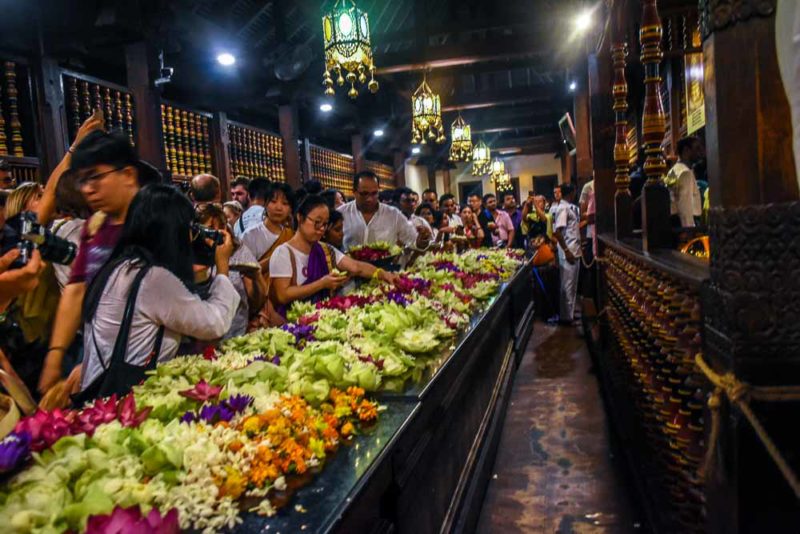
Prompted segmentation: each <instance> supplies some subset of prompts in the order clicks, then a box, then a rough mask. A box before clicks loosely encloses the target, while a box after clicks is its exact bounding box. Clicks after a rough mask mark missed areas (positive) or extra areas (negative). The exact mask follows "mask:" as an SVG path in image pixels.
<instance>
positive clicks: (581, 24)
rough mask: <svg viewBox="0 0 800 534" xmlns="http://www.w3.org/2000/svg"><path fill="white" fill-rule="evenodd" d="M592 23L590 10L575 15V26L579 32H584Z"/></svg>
mask: <svg viewBox="0 0 800 534" xmlns="http://www.w3.org/2000/svg"><path fill="white" fill-rule="evenodd" d="M591 25H592V12H591V11H590V10H588V9H587V10H586V11H584V12H583V13H581V14H580V15H578V16H577V17H575V28H576V29H577V30H578V31H580V32H585V31H586V30H588V29H589V27H590V26H591Z"/></svg>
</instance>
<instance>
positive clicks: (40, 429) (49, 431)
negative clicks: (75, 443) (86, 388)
mask: <svg viewBox="0 0 800 534" xmlns="http://www.w3.org/2000/svg"><path fill="white" fill-rule="evenodd" d="M74 418H75V412H74V411H72V410H67V411H61V410H53V411H51V412H45V411H42V410H37V411H36V413H35V414H33V415H31V416H29V417H25V418H24V419H22V420H20V421H19V422H18V423H17V426H16V427H15V428H14V432H16V433H17V434H20V433H23V432H26V433H27V434H29V435H30V436H31V449H32V450H33V451H36V452H39V451H42V450H44V449H47V448H49V447H50V446H51V445H52V444H53V443H55V442H56V441H58V440H59V439H61V438H63V437H64V436H70V435H72V434H73V431H72V423H73V420H74Z"/></svg>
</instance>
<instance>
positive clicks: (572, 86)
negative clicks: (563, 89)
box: [569, 82, 578, 91]
mask: <svg viewBox="0 0 800 534" xmlns="http://www.w3.org/2000/svg"><path fill="white" fill-rule="evenodd" d="M577 88H578V84H577V83H576V82H571V83H570V84H569V90H570V91H574V90H575V89H577Z"/></svg>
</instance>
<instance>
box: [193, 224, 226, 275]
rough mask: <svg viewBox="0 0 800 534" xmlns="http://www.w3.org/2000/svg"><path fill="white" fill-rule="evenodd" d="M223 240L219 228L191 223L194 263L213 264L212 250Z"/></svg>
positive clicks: (223, 236) (207, 265) (223, 235)
mask: <svg viewBox="0 0 800 534" xmlns="http://www.w3.org/2000/svg"><path fill="white" fill-rule="evenodd" d="M224 242H225V234H223V233H222V232H220V231H219V230H214V229H212V228H207V227H205V226H203V225H201V224H199V223H196V222H194V223H192V252H193V253H194V263H195V265H205V266H206V267H211V266H213V265H214V251H215V250H216V248H217V247H218V246H219V245H221V244H223V243H224Z"/></svg>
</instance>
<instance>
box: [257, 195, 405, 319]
mask: <svg viewBox="0 0 800 534" xmlns="http://www.w3.org/2000/svg"><path fill="white" fill-rule="evenodd" d="M296 217H297V231H296V232H295V234H294V237H292V239H290V240H289V241H288V242H287V243H284V244H283V245H280V246H279V247H278V248H277V249H275V252H274V253H273V254H272V258H271V259H270V263H269V272H270V278H271V279H272V285H271V288H270V299H271V300H273V302H274V304H275V305H276V308H278V309H279V312H281V313H282V312H283V310H284V309H285V307H286V306H288V305H289V304H291V303H292V302H293V301H295V300H312V301H316V300H319V299H322V298H325V297H328V296H331V295H333V294H334V293H335V292H336V291H337V290H338V289H339V288H341V287H342V286H343V285H344V284H345V283H346V282H347V281H348V280H349V278H350V276H351V275H352V276H358V277H361V278H379V279H380V280H383V281H385V282H389V283H394V281H395V280H396V279H397V275H395V274H392V273H389V272H386V271H384V270H383V269H378V268H376V267H375V266H374V265H370V264H369V263H364V262H361V261H356V260H354V259H353V258H350V257H349V256H345V255H344V254H343V253H342V252H341V251H339V250H337V249H336V248H334V247H332V246H330V245H328V244H327V243H320V241H321V239H322V236H324V235H325V230H327V228H328V222H329V221H330V208H329V207H328V205H327V204H326V203H325V200H323V199H322V197H320V196H318V195H309V196H307V197H306V198H305V199H303V201H302V202H301V203H300V206H298V208H297V215H296ZM338 271H344V272H343V273H340V272H338Z"/></svg>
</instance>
